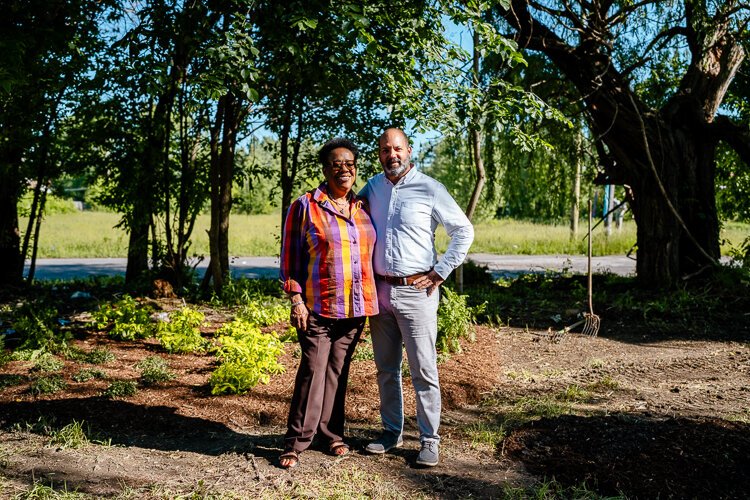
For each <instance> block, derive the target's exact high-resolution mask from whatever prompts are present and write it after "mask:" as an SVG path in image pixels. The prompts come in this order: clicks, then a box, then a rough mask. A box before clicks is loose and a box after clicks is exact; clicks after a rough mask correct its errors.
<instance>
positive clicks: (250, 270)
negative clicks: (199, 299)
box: [35, 253, 635, 280]
mask: <svg viewBox="0 0 750 500" xmlns="http://www.w3.org/2000/svg"><path fill="white" fill-rule="evenodd" d="M469 259H470V260H471V261H473V262H475V263H477V264H479V265H484V266H487V267H488V268H489V269H490V271H492V274H493V275H494V276H496V277H500V276H503V277H512V276H517V275H519V274H525V273H541V272H545V271H561V270H563V269H567V270H570V271H571V272H573V273H585V272H586V257H584V256H579V255H491V254H483V253H474V254H469ZM125 265H126V259H38V260H37V263H36V273H35V279H39V280H53V279H72V278H88V277H91V276H118V275H125ZM207 265H208V259H206V260H204V261H203V262H201V263H199V264H198V266H197V269H198V272H199V273H200V274H201V275H202V274H203V272H204V271H205V269H206V266H207ZM230 268H231V270H232V276H234V277H236V278H237V277H248V278H276V277H278V275H279V259H278V258H277V257H234V258H233V259H232V260H231V262H230ZM592 268H593V270H594V272H595V273H603V272H611V273H614V274H619V275H622V276H627V275H633V274H635V260H633V259H630V258H628V257H625V256H619V255H610V256H605V257H594V258H593V259H592Z"/></svg>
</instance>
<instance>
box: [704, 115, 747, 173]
mask: <svg viewBox="0 0 750 500" xmlns="http://www.w3.org/2000/svg"><path fill="white" fill-rule="evenodd" d="M709 126H710V129H711V131H712V132H713V133H714V134H715V136H716V137H717V139H719V140H720V141H724V142H726V143H727V144H728V145H729V146H730V147H731V148H732V149H733V150H734V151H735V152H736V153H737V154H738V155H739V156H740V159H741V160H742V161H743V162H745V165H747V166H748V167H750V128H749V127H747V126H743V125H738V124H736V123H734V122H733V121H732V120H731V119H730V118H729V117H728V116H725V115H718V116H717V117H716V119H715V120H714V121H713V123H712V124H710V125H709Z"/></svg>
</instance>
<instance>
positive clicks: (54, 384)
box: [29, 375, 67, 396]
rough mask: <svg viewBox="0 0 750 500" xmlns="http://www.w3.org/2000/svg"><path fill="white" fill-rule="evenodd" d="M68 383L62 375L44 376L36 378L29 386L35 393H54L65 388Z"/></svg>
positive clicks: (31, 391)
mask: <svg viewBox="0 0 750 500" xmlns="http://www.w3.org/2000/svg"><path fill="white" fill-rule="evenodd" d="M66 386H67V384H66V383H65V381H64V380H63V378H62V377H61V376H60V375H49V376H42V377H39V378H36V379H34V381H33V382H31V385H30V386H29V392H30V393H32V394H34V395H37V396H38V395H40V394H54V393H55V392H58V391H61V390H63V389H65V387H66Z"/></svg>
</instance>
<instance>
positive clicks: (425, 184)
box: [359, 167, 474, 279]
mask: <svg viewBox="0 0 750 500" xmlns="http://www.w3.org/2000/svg"><path fill="white" fill-rule="evenodd" d="M359 196H363V197H365V198H367V200H368V202H369V205H370V215H371V217H372V221H373V223H374V224H375V230H376V231H377V235H378V238H377V241H376V242H375V250H374V252H375V253H374V256H373V267H374V270H375V272H376V273H377V274H381V275H386V276H410V275H412V274H416V273H420V272H425V271H428V270H430V269H435V272H437V273H438V274H439V275H440V277H441V278H443V279H446V278H447V277H448V275H449V274H450V273H451V271H453V270H454V269H455V268H456V267H458V266H459V265H461V263H463V261H464V258H465V257H466V254H467V253H468V251H469V247H471V242H472V241H473V240H474V228H473V227H472V225H471V222H469V219H468V218H467V217H466V214H464V212H463V210H461V207H459V206H458V204H457V203H456V201H455V200H454V199H453V197H452V196H451V195H450V194H449V193H448V190H447V189H445V186H443V185H442V184H441V183H440V182H438V181H436V180H435V179H433V178H431V177H429V176H427V175H425V174H423V173H421V172H419V171H417V169H416V168H414V167H412V168H411V170H409V172H407V173H406V175H404V176H403V177H402V178H400V179H399V180H398V182H396V184H395V185H394V184H393V183H392V182H391V181H390V180H388V178H387V177H386V176H385V174H383V173H380V174H378V175H376V176H374V177H372V178H371V179H370V180H369V181H368V182H367V185H365V187H364V188H362V190H361V191H360V192H359ZM438 224H442V225H443V226H444V227H445V230H446V232H447V233H448V236H449V237H450V243H449V244H448V249H447V250H446V252H445V254H444V255H443V256H442V257H441V258H440V261H439V262H438V258H437V251H436V250H435V229H436V228H437V226H438Z"/></svg>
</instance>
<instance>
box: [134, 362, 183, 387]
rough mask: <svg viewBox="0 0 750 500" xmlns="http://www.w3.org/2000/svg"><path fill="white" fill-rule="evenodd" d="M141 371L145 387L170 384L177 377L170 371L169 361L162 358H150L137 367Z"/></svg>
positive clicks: (139, 363)
mask: <svg viewBox="0 0 750 500" xmlns="http://www.w3.org/2000/svg"><path fill="white" fill-rule="evenodd" d="M135 366H136V368H138V369H139V370H140V371H141V382H142V383H143V384H144V385H155V384H159V383H161V382H169V381H170V380H173V379H174V378H175V377H176V375H175V374H174V373H172V372H171V371H170V370H169V365H168V364H167V361H166V360H165V359H164V358H162V357H160V356H149V357H147V358H145V359H143V360H141V361H139V362H138V363H137V364H136V365H135Z"/></svg>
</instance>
